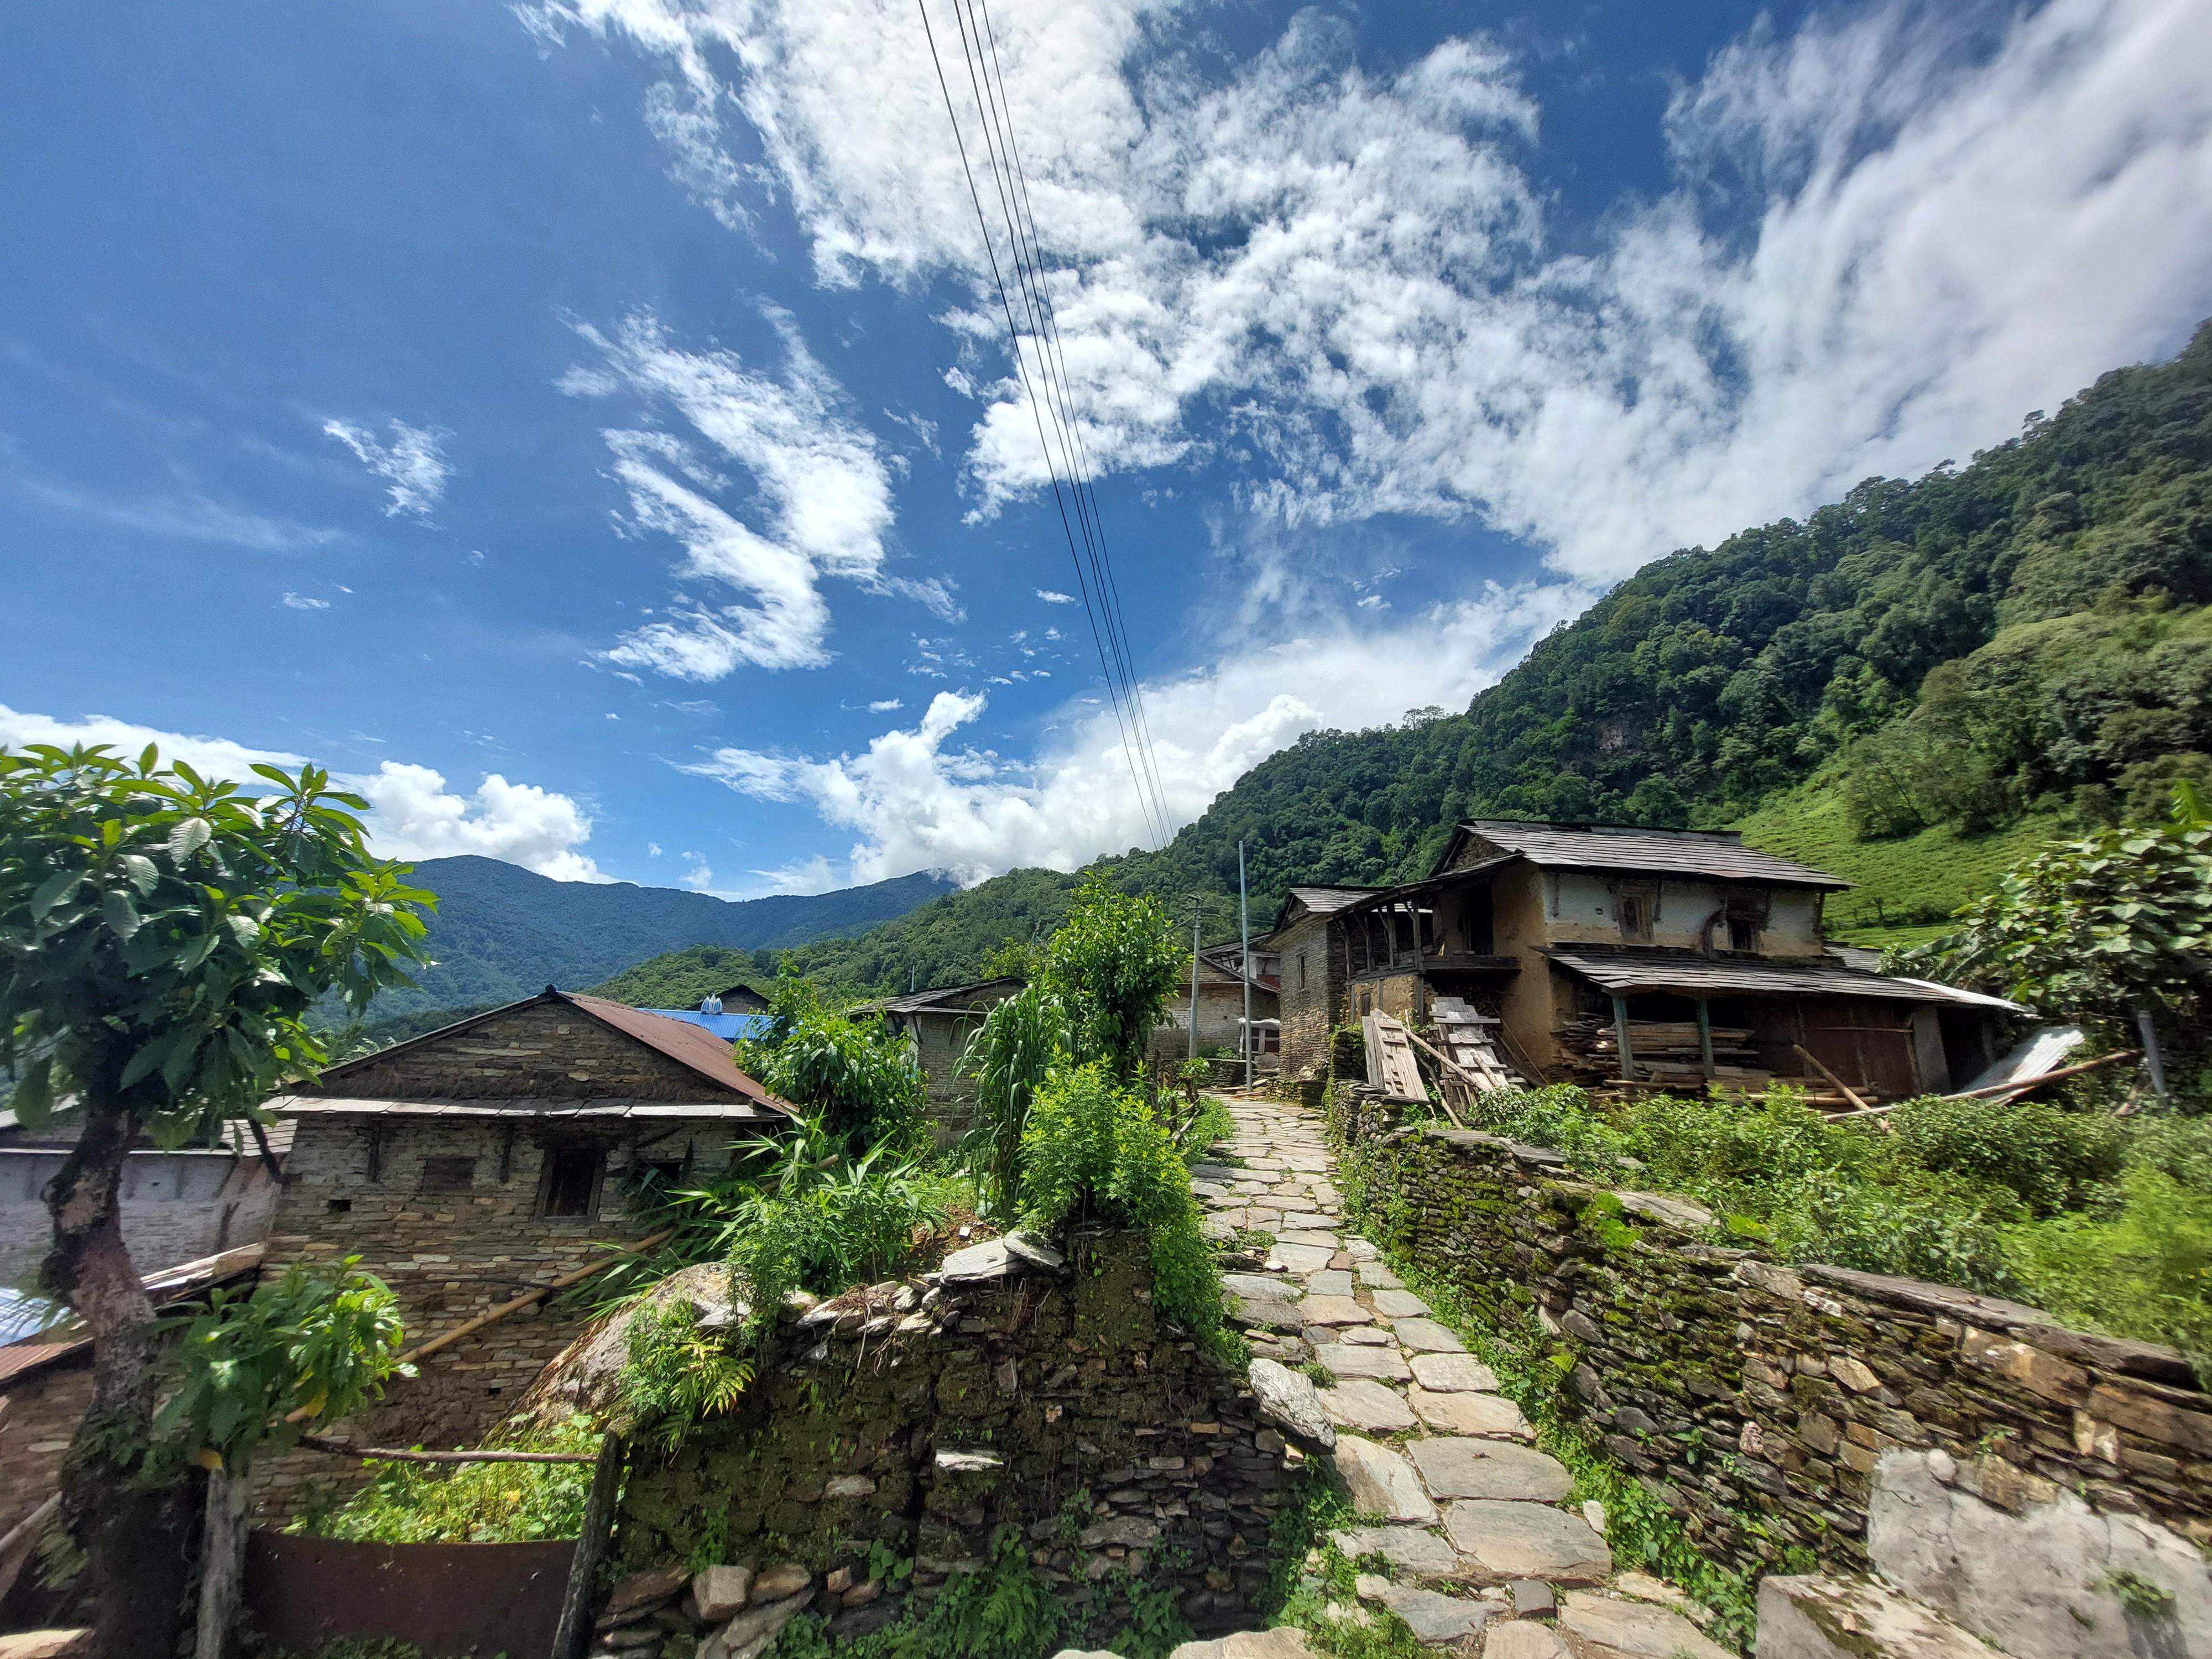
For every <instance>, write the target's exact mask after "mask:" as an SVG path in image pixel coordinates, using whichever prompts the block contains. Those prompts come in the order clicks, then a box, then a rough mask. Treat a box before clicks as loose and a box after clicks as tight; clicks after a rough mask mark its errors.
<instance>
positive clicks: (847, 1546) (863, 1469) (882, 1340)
mask: <svg viewBox="0 0 2212 1659" xmlns="http://www.w3.org/2000/svg"><path fill="white" fill-rule="evenodd" d="M933 1288H936V1289H937V1292H938V1293H937V1296H936V1297H935V1298H934V1299H933V1301H931V1302H930V1303H929V1305H927V1306H922V1305H921V1301H922V1300H923V1298H925V1297H927V1295H928V1292H929V1291H930V1290H931V1289H933ZM1151 1288H1152V1280H1151V1274H1150V1272H1149V1269H1148V1268H1147V1267H1146V1263H1145V1256H1144V1242H1143V1240H1141V1239H1129V1238H1123V1239H1115V1240H1110V1241H1105V1242H1103V1243H1097V1244H1094V1245H1092V1246H1091V1247H1090V1248H1088V1249H1081V1250H1079V1251H1077V1252H1076V1253H1075V1255H1073V1259H1072V1260H1071V1261H1070V1262H1069V1263H1068V1265H1067V1267H1066V1269H1065V1270H1064V1271H1063V1272H1061V1273H1058V1274H1047V1273H1039V1272H1036V1271H1027V1270H1018V1271H1017V1272H1016V1273H1009V1274H1008V1275H1007V1276H1006V1277H1004V1278H1001V1279H996V1280H993V1281H990V1282H987V1283H981V1284H969V1285H950V1286H945V1287H941V1288H940V1287H933V1286H931V1285H927V1284H926V1283H925V1284H921V1285H908V1286H903V1287H902V1286H896V1285H884V1286H878V1287H876V1290H875V1291H873V1292H871V1293H870V1295H871V1296H872V1303H871V1304H870V1305H869V1306H868V1307H867V1308H866V1309H863V1308H861V1307H860V1303H859V1298H858V1297H857V1296H854V1297H844V1298H840V1299H839V1300H838V1301H837V1302H836V1303H832V1304H825V1305H824V1307H823V1308H822V1309H819V1310H816V1313H815V1314H814V1315H813V1316H811V1318H812V1319H813V1323H811V1324H809V1325H802V1326H798V1327H795V1328H794V1327H790V1326H787V1327H786V1328H785V1331H784V1333H783V1337H782V1341H781V1352H784V1353H785V1354H786V1355H787V1357H786V1358H782V1359H781V1360H780V1361H778V1362H777V1363H775V1364H773V1365H771V1366H769V1367H768V1368H766V1369H765V1370H763V1374H762V1375H761V1376H759V1377H758V1378H757V1380H756V1382H755V1383H754V1385H753V1388H752V1389H751V1390H750V1394H749V1395H748V1396H747V1398H746V1401H745V1403H744V1406H743V1407H741V1409H740V1410H739V1412H738V1413H737V1414H735V1415H733V1416H732V1417H731V1418H729V1419H725V1420H723V1421H720V1422H717V1423H711V1424H708V1425H703V1426H702V1427H701V1428H699V1429H697V1430H696V1431H694V1432H693V1433H692V1435H691V1437H690V1438H689V1439H688V1440H687V1442H686V1443H684V1446H683V1447H682V1449H680V1450H679V1451H678V1452H676V1453H675V1454H674V1455H671V1456H668V1457H667V1458H666V1459H665V1461H662V1462H659V1463H658V1464H654V1463H652V1462H647V1464H646V1465H645V1466H644V1467H642V1468H640V1469H638V1470H637V1471H636V1472H635V1473H634V1474H632V1475H631V1477H630V1479H629V1482H628V1485H627V1486H626V1487H625V1490H624V1495H623V1511H622V1516H621V1520H620V1522H619V1525H618V1529H617V1548H618V1551H619V1557H620V1559H621V1560H622V1562H623V1564H624V1565H626V1566H628V1567H642V1566H647V1565H654V1564H658V1563H662V1562H671V1561H673V1562H691V1563H696V1564H702V1565H703V1564H707V1563H710V1562H713V1561H715V1560H721V1561H737V1560H741V1559H750V1560H753V1561H755V1562H756V1563H757V1564H758V1565H768V1564H769V1562H771V1561H773V1560H783V1559H796V1560H799V1561H802V1562H804V1563H805V1564H806V1565H809V1566H810V1567H812V1568H813V1569H815V1570H816V1571H834V1570H835V1569H836V1567H837V1566H840V1565H849V1566H852V1567H853V1568H854V1582H855V1583H856V1584H865V1583H866V1581H867V1579H868V1573H867V1571H866V1560H867V1558H868V1555H869V1552H870V1547H871V1545H872V1544H873V1543H876V1542H878V1541H881V1542H882V1543H883V1544H884V1546H885V1547H888V1548H889V1549H890V1550H891V1551H892V1552H893V1553H896V1554H897V1555H898V1556H900V1557H902V1558H910V1559H912V1560H913V1561H914V1564H915V1565H914V1571H913V1574H912V1576H911V1577H910V1578H909V1579H908V1580H907V1581H905V1583H903V1584H902V1586H900V1587H899V1589H898V1590H897V1591H896V1592H895V1593H893V1594H891V1595H880V1596H878V1595H875V1593H874V1592H873V1591H870V1592H868V1599H867V1600H866V1605H865V1606H859V1605H856V1606H855V1607H852V1608H850V1609H848V1610H847V1611H844V1612H841V1613H836V1616H835V1618H834V1619H833V1622H832V1626H831V1628H832V1632H833V1633H836V1634H857V1633H859V1632H862V1631H865V1630H866V1629H871V1628H874V1627H876V1626H879V1625H881V1624H884V1623H887V1622H889V1621H890V1620H892V1619H895V1618H896V1617H897V1616H898V1615H899V1613H900V1612H901V1611H902V1610H903V1606H904V1602H905V1601H906V1600H907V1599H908V1598H911V1599H912V1600H914V1601H918V1602H921V1603H923V1604H926V1603H927V1602H928V1601H931V1600H933V1599H934V1597H935V1596H936V1595H938V1594H939V1591H940V1590H941V1589H942V1587H943V1586H944V1584H945V1581H946V1578H947V1577H948V1576H949V1575H951V1574H952V1573H956V1572H960V1571H972V1570H975V1569H977V1568H980V1567H981V1566H982V1565H984V1563H985V1561H986V1559H987V1555H988V1553H989V1551H990V1549H991V1547H992V1541H993V1539H994V1535H996V1534H998V1533H999V1531H1000V1528H1003V1527H1007V1526H1013V1527H1018V1528H1021V1529H1022V1533H1023V1539H1024V1547H1026V1548H1027V1549H1028V1550H1029V1551H1030V1558H1031V1559H1032V1561H1033V1562H1034V1563H1035V1564H1036V1567H1037V1569H1038V1571H1040V1572H1041V1573H1042V1575H1043V1576H1044V1577H1047V1578H1048V1579H1050V1580H1052V1581H1054V1582H1055V1583H1059V1584H1060V1585H1063V1586H1065V1589H1064V1590H1063V1591H1062V1592H1061V1593H1062V1595H1064V1597H1065V1598H1066V1600H1067V1601H1070V1602H1071V1603H1072V1604H1073V1605H1076V1606H1079V1607H1086V1608H1088V1609H1089V1610H1091V1612H1092V1613H1095V1614H1097V1616H1098V1617H1099V1618H1101V1619H1112V1618H1116V1617H1119V1616H1121V1612H1122V1611H1123V1609H1122V1608H1121V1607H1118V1606H1116V1605H1115V1604H1116V1603H1117V1602H1120V1601H1125V1599H1126V1592H1127V1588H1128V1584H1127V1580H1126V1579H1125V1578H1124V1577H1122V1575H1125V1574H1126V1575H1129V1576H1131V1577H1134V1578H1137V1579H1144V1580H1147V1581H1149V1582H1150V1583H1152V1584H1153V1585H1155V1586H1158V1585H1161V1584H1163V1583H1164V1584H1165V1585H1167V1586H1168V1587H1169V1588H1170V1589H1171V1590H1172V1593H1173V1594H1174V1595H1175V1596H1176V1601H1178V1603H1179V1605H1180V1606H1181V1607H1182V1612H1183V1614H1184V1616H1185V1617H1186V1618H1188V1620H1190V1621H1191V1623H1192V1624H1193V1625H1194V1626H1196V1627H1198V1628H1200V1629H1201V1630H1207V1629H1217V1630H1218V1629H1225V1628H1231V1627H1236V1626H1239V1625H1240V1624H1241V1623H1242V1622H1244V1621H1245V1619H1246V1614H1247V1613H1248V1610H1249V1609H1250V1608H1251V1607H1253V1606H1254V1605H1255V1601H1257V1600H1258V1599H1259V1597H1260V1595H1261V1592H1262V1591H1263V1590H1264V1589H1265V1587H1266V1584H1267V1544H1268V1534H1269V1528H1270V1527H1271V1526H1272V1524H1273V1520H1274V1517H1275V1515H1276V1513H1277V1512H1278V1511H1279V1510H1280V1509H1281V1507H1282V1506H1283V1504H1285V1502H1286V1501H1287V1500H1288V1494H1289V1492H1290V1490H1291V1486H1292V1484H1293V1482H1294V1480H1295V1479H1296V1478H1297V1477H1296V1475H1295V1473H1294V1472H1293V1470H1292V1469H1291V1468H1290V1467H1289V1462H1287V1461H1286V1449H1285V1446H1284V1444H1283V1442H1282V1440H1281V1439H1280V1437H1278V1436H1277V1435H1275V1434H1274V1433H1273V1431H1270V1430H1267V1429H1265V1428H1263V1427H1262V1426H1261V1424H1260V1422H1259V1419H1258V1415H1257V1411H1256V1407H1255V1402H1254V1401H1253V1399H1252V1396H1251V1395H1250V1393H1249V1390H1248V1389H1246V1388H1245V1386H1244V1382H1243V1376H1242V1374H1241V1372H1239V1371H1232V1370H1229V1369H1228V1368H1226V1367H1225V1366H1224V1365H1222V1364H1220V1363H1219V1362H1218V1361H1217V1360H1216V1359H1215V1358H1213V1357H1212V1356H1211V1355H1210V1354H1208V1353H1207V1352H1205V1351H1204V1350H1203V1349H1202V1348H1201V1347H1200V1346H1199V1345H1198V1344H1197V1343H1195V1342H1194V1341H1193V1340H1190V1339H1189V1338H1188V1337H1187V1336H1183V1335H1181V1334H1178V1333H1177V1332H1176V1330H1175V1329H1174V1328H1172V1327H1170V1326H1169V1325H1168V1324H1166V1323H1165V1322H1163V1321H1161V1320H1159V1319H1158V1318H1156V1317H1155V1316H1154V1315H1153V1313H1152V1307H1151ZM902 1291H903V1294H902ZM841 1309H842V1310H846V1311H843V1312H842V1313H841V1312H840V1311H839V1310H841ZM905 1309H911V1311H904V1310H905ZM1295 1456H1296V1454H1295V1453H1289V1454H1287V1458H1288V1459H1294V1458H1295Z"/></svg>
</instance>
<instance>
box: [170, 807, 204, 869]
mask: <svg viewBox="0 0 2212 1659" xmlns="http://www.w3.org/2000/svg"><path fill="white" fill-rule="evenodd" d="M214 834H215V830H214V828H213V826H212V825H210V823H208V821H207V820H206V819H205V818H200V817H192V818H185V819H184V820H183V821H182V822H180V823H179V824H178V825H177V827H176V828H175V829H172V830H171V831H169V862H170V863H172V864H175V865H179V866H181V865H182V864H183V863H184V862H185V860H186V859H188V858H190V857H191V855H192V854H195V853H197V852H198V851H199V850H200V848H203V847H204V846H206V845H207V844H208V842H209V841H210V839H212V838H213V836H214Z"/></svg>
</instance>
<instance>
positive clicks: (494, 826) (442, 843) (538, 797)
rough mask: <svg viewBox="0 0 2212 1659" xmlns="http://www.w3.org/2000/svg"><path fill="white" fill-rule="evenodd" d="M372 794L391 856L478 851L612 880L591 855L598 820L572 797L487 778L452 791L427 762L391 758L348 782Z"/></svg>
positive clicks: (541, 868) (378, 832)
mask: <svg viewBox="0 0 2212 1659" xmlns="http://www.w3.org/2000/svg"><path fill="white" fill-rule="evenodd" d="M342 781H343V782H344V783H345V784H346V785H347V786H348V787H350V788H352V789H355V790H356V791H358V792H359V793H362V794H363V795H365V796H367V797H368V800H369V803H370V805H371V806H372V807H373V808H374V811H373V812H372V813H371V814H370V817H369V834H370V837H371V839H372V840H373V842H374V844H375V848H376V851H377V852H378V853H379V854H381V855H382V856H383V857H385V858H394V859H441V858H452V857H453V856H455V855H456V854H463V853H475V854H481V855H482V856H483V857H485V858H492V859H504V860H507V862H508V863H509V864H519V865H520V866H522V867H523V868H524V869H526V870H535V871H536V872H538V874H539V875H541V876H550V877H552V878H554V879H555V880H556V881H611V880H612V879H613V878H612V877H611V876H606V875H603V874H601V873H600V872H599V866H597V865H596V864H594V863H593V862H592V860H591V859H590V858H589V857H587V856H586V855H585V854H582V853H580V852H578V851H576V850H575V849H576V848H577V847H578V846H579V845H580V844H581V843H582V842H586V841H588V840H590V839H591V835H592V820H591V817H590V815H589V814H588V813H586V811H584V809H583V808H582V807H581V806H580V805H578V804H577V802H576V801H575V800H574V799H573V798H572V797H570V796H568V795H563V794H558V793H555V792H554V791H552V790H550V789H541V788H538V787H537V786H536V785H534V784H527V783H509V782H508V781H507V780H506V779H505V778H503V777H501V775H499V774H498V773H496V772H493V773H490V774H489V775H486V777H485V778H484V780H483V782H482V783H481V784H479V785H477V791H476V793H475V794H474V795H473V796H471V797H463V796H461V795H459V794H456V793H453V792H452V791H450V790H448V789H447V787H446V778H445V775H444V774H443V773H441V772H437V771H435V770H433V769H431V768H429V767H427V766H407V765H403V764H401V763H398V762H397V761H386V762H385V763H383V765H381V766H380V767H379V768H378V769H377V770H376V771H375V772H374V773H370V774H367V775H353V776H348V777H345V778H343V780H342Z"/></svg>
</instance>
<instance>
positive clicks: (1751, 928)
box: [1728, 916, 1759, 951]
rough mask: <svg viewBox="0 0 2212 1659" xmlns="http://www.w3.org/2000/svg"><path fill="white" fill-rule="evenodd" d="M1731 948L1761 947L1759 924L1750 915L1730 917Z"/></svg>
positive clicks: (1751, 948) (1752, 948)
mask: <svg viewBox="0 0 2212 1659" xmlns="http://www.w3.org/2000/svg"><path fill="white" fill-rule="evenodd" d="M1728 930H1729V950H1731V951H1756V950H1758V949H1759V924H1758V923H1757V922H1755V921H1753V920H1752V919H1751V918H1750V917H1749V916H1730V917H1729V919H1728Z"/></svg>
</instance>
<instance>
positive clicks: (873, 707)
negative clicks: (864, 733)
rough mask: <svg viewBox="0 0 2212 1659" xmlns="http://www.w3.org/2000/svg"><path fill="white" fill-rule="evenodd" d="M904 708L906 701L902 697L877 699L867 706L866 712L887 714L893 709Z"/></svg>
mask: <svg viewBox="0 0 2212 1659" xmlns="http://www.w3.org/2000/svg"><path fill="white" fill-rule="evenodd" d="M905 707H906V699H905V698H903V697H878V698H877V699H876V701H875V702H872V703H870V704H869V705H868V712H869V713H870V714H890V712H891V710H893V709H894V708H905Z"/></svg>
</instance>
